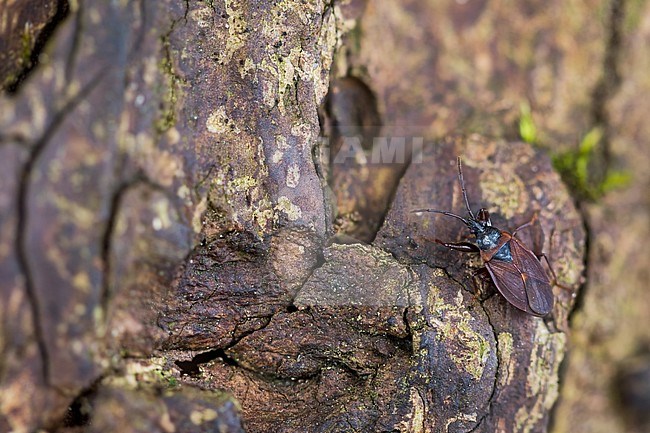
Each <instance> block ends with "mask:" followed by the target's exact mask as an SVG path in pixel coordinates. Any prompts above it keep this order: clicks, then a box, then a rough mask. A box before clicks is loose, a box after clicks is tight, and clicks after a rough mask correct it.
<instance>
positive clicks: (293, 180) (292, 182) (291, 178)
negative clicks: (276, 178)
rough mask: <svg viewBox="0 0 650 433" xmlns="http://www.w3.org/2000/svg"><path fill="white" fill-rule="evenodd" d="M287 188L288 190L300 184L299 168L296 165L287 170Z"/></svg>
mask: <svg viewBox="0 0 650 433" xmlns="http://www.w3.org/2000/svg"><path fill="white" fill-rule="evenodd" d="M286 182H287V186H288V187H289V188H295V187H297V186H298V182H300V167H298V164H293V165H292V166H290V167H289V168H288V169H287V181H286Z"/></svg>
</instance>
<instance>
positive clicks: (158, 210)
mask: <svg viewBox="0 0 650 433" xmlns="http://www.w3.org/2000/svg"><path fill="white" fill-rule="evenodd" d="M153 211H154V212H155V214H156V216H154V217H153V219H152V221H151V226H152V227H153V229H154V230H156V231H158V230H162V229H164V228H168V227H171V225H172V221H171V217H170V215H169V212H170V209H169V202H168V201H167V200H158V201H156V202H155V203H154V204H153Z"/></svg>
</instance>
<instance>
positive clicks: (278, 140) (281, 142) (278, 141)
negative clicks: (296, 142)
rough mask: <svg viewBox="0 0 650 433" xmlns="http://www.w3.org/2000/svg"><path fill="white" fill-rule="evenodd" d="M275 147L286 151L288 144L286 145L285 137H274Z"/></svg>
mask: <svg viewBox="0 0 650 433" xmlns="http://www.w3.org/2000/svg"><path fill="white" fill-rule="evenodd" d="M275 145H276V146H277V147H278V149H280V150H285V149H288V148H289V144H288V143H287V137H285V136H284V135H276V136H275Z"/></svg>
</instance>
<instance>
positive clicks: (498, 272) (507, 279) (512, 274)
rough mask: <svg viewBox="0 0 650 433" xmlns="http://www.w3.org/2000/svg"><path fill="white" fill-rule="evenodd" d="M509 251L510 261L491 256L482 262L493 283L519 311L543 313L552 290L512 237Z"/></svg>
mask: <svg viewBox="0 0 650 433" xmlns="http://www.w3.org/2000/svg"><path fill="white" fill-rule="evenodd" d="M510 251H511V254H512V258H513V261H512V262H507V261H503V260H498V259H493V260H490V261H488V262H487V263H485V267H486V268H487V269H488V271H489V272H490V275H491V276H492V280H493V281H494V284H495V285H496V286H497V289H498V290H499V292H501V294H502V295H503V297H504V298H506V300H507V301H508V302H510V303H511V304H512V305H514V306H515V307H517V308H519V309H520V310H522V311H525V312H526V313H528V314H532V315H534V316H545V315H547V314H548V313H549V312H550V311H551V309H552V308H553V291H552V290H551V285H550V283H549V281H548V277H547V276H546V272H545V271H544V268H543V267H542V264H541V263H540V262H539V260H537V257H535V255H534V254H533V253H532V252H531V251H529V250H528V249H527V248H526V247H524V246H523V245H521V244H520V243H519V242H518V241H517V240H516V239H515V238H513V239H512V240H511V241H510ZM515 263H516V265H515Z"/></svg>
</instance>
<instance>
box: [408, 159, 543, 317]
mask: <svg viewBox="0 0 650 433" xmlns="http://www.w3.org/2000/svg"><path fill="white" fill-rule="evenodd" d="M458 181H459V182H460V187H461V190H462V192H463V199H464V200H465V207H466V208H467V212H468V214H469V218H463V217H461V216H459V215H456V214H454V213H451V212H446V211H441V210H436V209H418V210H414V211H413V212H433V213H439V214H442V215H446V216H449V217H453V218H456V219H458V220H460V221H462V222H463V223H464V224H465V225H466V226H467V228H468V229H469V230H470V231H471V232H472V234H473V235H474V236H475V237H476V244H473V243H470V242H443V241H441V240H439V239H435V241H436V242H437V243H439V244H441V245H443V246H445V247H447V248H450V249H453V250H457V251H462V252H468V253H469V252H475V253H480V254H481V259H482V260H483V263H484V264H485V267H486V268H487V271H488V272H489V274H490V276H491V277H492V281H493V282H494V284H495V285H496V287H497V289H498V290H499V292H500V293H501V294H502V295H503V297H504V298H506V300H507V301H508V302H510V303H511V304H512V305H514V306H515V307H517V308H519V309H520V310H522V311H525V312H526V313H528V314H532V315H533V316H539V317H541V316H545V315H547V314H548V313H549V312H550V311H551V310H552V308H553V291H552V289H551V282H550V280H549V278H548V275H547V274H546V271H545V270H544V268H543V267H542V264H541V262H540V261H539V259H538V256H537V255H536V254H535V253H533V252H532V251H531V250H530V249H529V248H528V247H527V246H526V245H525V244H524V243H523V242H522V241H521V240H519V239H518V238H516V237H515V235H516V234H517V231H519V230H520V229H522V228H524V227H527V226H529V225H531V224H532V223H533V222H534V220H535V218H533V220H531V221H530V222H528V223H526V224H524V225H522V226H520V227H518V228H517V229H516V230H515V231H514V232H513V233H509V232H507V231H505V230H500V229H498V228H496V227H493V226H492V221H491V220H490V214H489V213H488V211H487V210H486V209H484V208H482V209H480V210H479V212H478V214H477V215H476V216H475V215H474V213H473V212H472V209H471V208H470V205H469V200H468V199H467V191H466V189H465V182H464V180H463V172H462V169H461V162H460V158H458ZM540 256H541V257H544V258H546V256H544V255H543V254H541V255H540ZM547 262H548V259H547ZM549 268H550V265H549Z"/></svg>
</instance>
